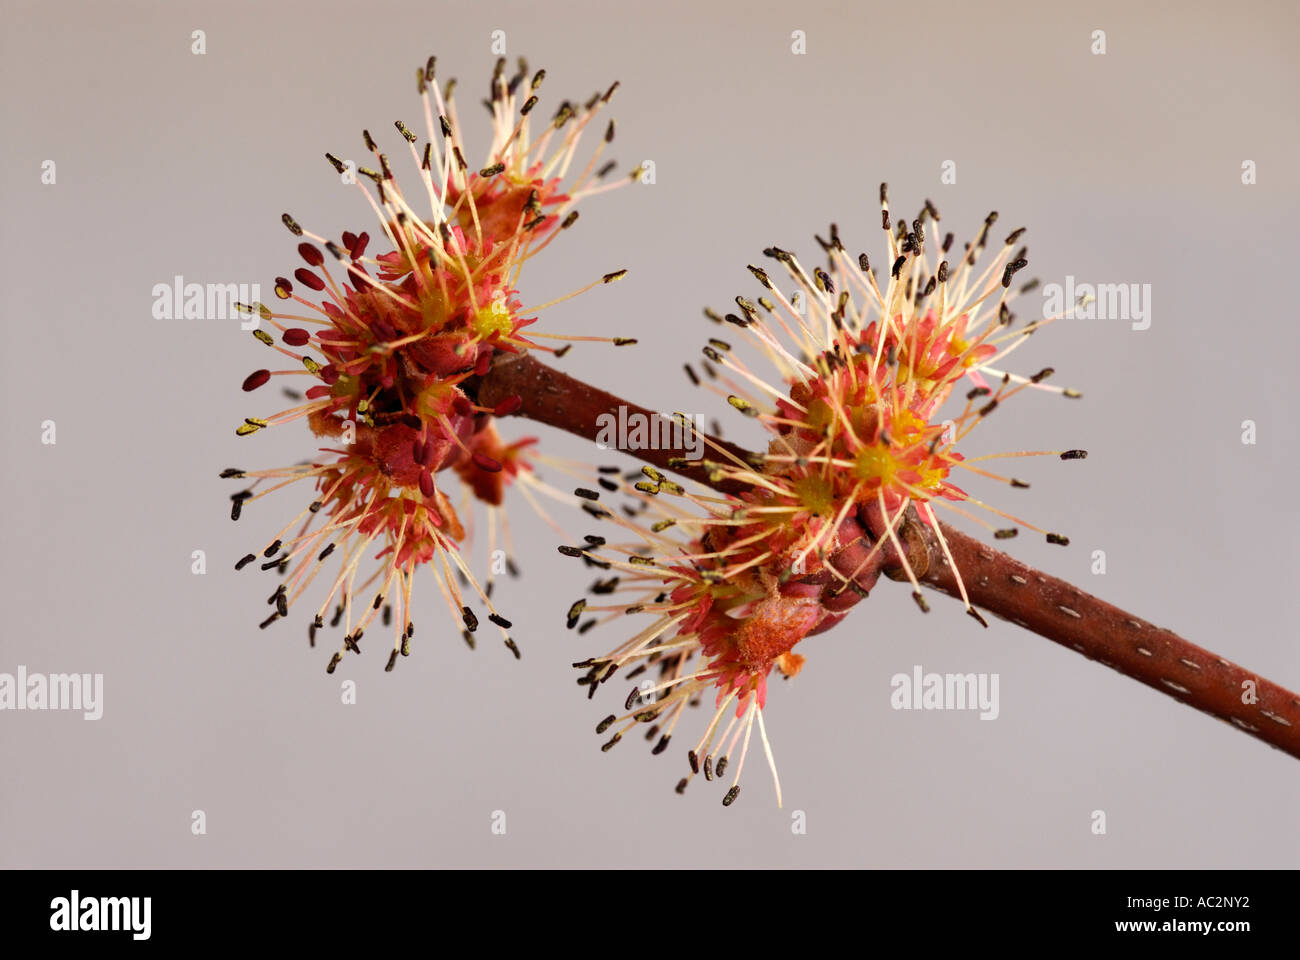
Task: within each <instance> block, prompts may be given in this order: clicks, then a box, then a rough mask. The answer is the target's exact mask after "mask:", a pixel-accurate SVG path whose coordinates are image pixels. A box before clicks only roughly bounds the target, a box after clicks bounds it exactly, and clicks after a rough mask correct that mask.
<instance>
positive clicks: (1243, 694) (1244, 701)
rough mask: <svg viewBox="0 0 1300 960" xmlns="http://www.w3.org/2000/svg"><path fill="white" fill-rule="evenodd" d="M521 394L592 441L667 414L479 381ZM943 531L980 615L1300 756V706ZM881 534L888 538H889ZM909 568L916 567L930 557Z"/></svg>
mask: <svg viewBox="0 0 1300 960" xmlns="http://www.w3.org/2000/svg"><path fill="white" fill-rule="evenodd" d="M512 396H517V397H519V398H520V400H521V401H522V403H521V405H520V406H519V408H518V409H517V410H515V411H514V415H516V416H521V417H527V418H528V419H530V420H536V421H537V422H539V423H545V424H547V425H548V426H552V427H557V428H559V429H561V430H566V431H568V432H569V433H573V434H576V435H577V436H580V437H585V438H587V439H588V440H592V441H595V440H596V439H597V437H598V436H599V434H600V427H601V422H602V421H601V417H602V415H606V414H608V415H611V416H613V417H615V418H616V419H617V418H618V416H619V412H620V408H621V409H622V411H623V415H624V417H628V416H632V415H637V414H639V415H641V416H644V417H646V418H650V419H648V420H647V421H646V422H654V420H653V418H655V417H657V416H658V414H657V413H656V412H654V411H650V410H647V409H646V408H644V407H639V406H637V405H635V404H632V403H628V402H627V401H625V400H623V399H621V398H619V397H617V396H615V395H613V394H611V393H607V392H606V391H604V390H601V389H599V388H597V387H593V386H591V385H590V384H587V383H584V382H582V381H581V380H576V379H574V378H573V377H570V376H569V375H568V374H565V373H561V372H560V371H558V370H555V369H554V368H552V367H548V366H546V365H545V364H543V363H541V362H539V361H537V360H535V359H533V358H532V357H531V356H528V355H522V356H521V355H502V356H498V358H497V359H496V361H495V362H494V363H493V365H492V367H491V369H490V370H489V371H488V373H487V374H486V375H485V376H484V377H483V378H482V380H481V382H480V383H479V387H478V401H479V403H480V404H482V405H483V406H487V407H495V406H496V405H498V404H499V403H501V402H502V401H503V400H505V399H507V398H509V397H512ZM625 422H626V421H625ZM709 443H710V447H709V450H708V451H707V453H706V456H708V457H711V458H713V459H715V460H716V459H719V458H721V456H722V455H721V454H720V453H718V451H717V450H715V449H713V447H712V444H716V445H717V447H718V448H720V449H721V450H725V451H727V452H729V453H731V454H732V455H734V456H736V457H739V458H740V459H741V460H743V461H745V462H746V463H758V462H761V458H758V457H757V456H756V455H755V454H752V453H750V452H749V451H747V450H744V449H743V448H741V447H738V446H736V445H735V444H732V443H728V442H726V441H724V440H717V439H711V440H710V441H709ZM612 449H622V448H619V447H617V446H613V447H612ZM622 452H624V453H627V454H630V455H632V456H635V457H637V458H638V459H640V460H643V461H645V462H646V463H649V464H651V465H652V466H655V467H662V468H663V469H665V470H672V471H674V472H676V473H678V474H680V475H682V476H686V477H689V478H691V479H692V480H696V481H698V482H700V483H702V484H706V485H708V486H711V487H713V488H714V489H716V490H719V491H721V492H723V493H737V492H739V490H741V489H743V488H744V487H743V484H738V483H736V482H735V481H728V480H717V481H711V480H710V479H709V474H710V472H711V471H710V469H709V468H708V467H707V466H705V465H704V464H703V463H701V462H700V461H698V460H696V461H691V462H689V463H688V462H683V458H684V457H686V456H687V451H686V450H685V449H671V448H669V449H662V448H660V449H641V448H638V449H623V450H622ZM909 527H910V532H911V533H912V537H911V540H912V546H913V547H916V548H919V549H920V550H921V552H922V554H923V557H922V559H923V563H924V565H925V568H926V572H925V574H924V575H923V576H922V577H921V578H920V579H921V583H923V584H924V585H925V586H928V587H932V588H934V589H936V590H939V591H941V592H943V593H946V594H948V595H949V596H951V597H958V598H959V597H960V596H961V594H960V591H959V589H958V586H957V579H956V576H955V575H954V572H953V568H952V566H951V565H949V563H948V561H947V559H946V558H945V557H944V555H943V551H942V549H941V548H940V546H939V543H938V538H937V537H936V536H935V534H934V531H933V530H931V529H930V528H929V527H927V526H926V525H924V524H921V523H912V524H910V525H909ZM940 528H941V529H942V531H943V536H944V538H945V539H946V540H947V542H948V547H949V549H950V550H951V551H952V558H953V561H954V562H955V564H956V566H957V569H959V570H960V571H961V575H962V580H963V582H964V584H965V586H966V591H967V593H968V595H969V597H970V602H971V603H972V604H974V605H975V606H977V607H980V608H982V609H984V610H987V611H989V612H990V613H992V614H994V615H996V616H998V617H1001V618H1002V619H1004V620H1008V621H1010V622H1012V623H1014V624H1017V625H1019V626H1022V627H1024V628H1025V629H1027V630H1032V631H1033V632H1034V633H1037V634H1039V635H1040V636H1043V637H1046V638H1047V639H1048V640H1052V641H1054V642H1056V643H1059V644H1061V645H1062V646H1064V647H1067V648H1069V649H1070V650H1074V651H1076V652H1078V653H1082V654H1083V655H1084V656H1086V657H1088V658H1089V659H1092V660H1096V661H1098V662H1100V663H1102V664H1103V665H1105V666H1108V667H1110V668H1111V669H1113V670H1117V671H1119V672H1120V673H1122V674H1124V675H1125V676H1128V677H1132V678H1133V679H1134V680H1137V681H1139V682H1141V683H1145V684H1146V685H1147V686H1149V687H1152V688H1154V689H1156V690H1158V691H1160V692H1161V693H1163V694H1166V695H1167V696H1170V697H1173V698H1174V699H1176V700H1180V701H1181V702H1183V703H1185V704H1187V705H1188V706H1191V707H1195V708H1196V709H1197V710H1200V711H1202V712H1204V713H1208V714H1210V715H1211V716H1214V717H1218V718H1219V719H1221V720H1224V721H1226V722H1230V723H1231V724H1232V725H1233V726H1234V727H1236V728H1237V729H1239V730H1241V731H1243V732H1245V733H1248V734H1250V735H1251V736H1253V737H1256V738H1257V739H1260V740H1263V741H1265V742H1266V743H1270V744H1272V745H1273V746H1275V747H1277V748H1278V749H1280V750H1283V751H1285V752H1286V753H1289V754H1290V755H1291V756H1293V757H1297V758H1300V696H1297V695H1296V694H1294V693H1292V692H1291V691H1289V690H1286V689H1285V688H1283V687H1280V686H1278V685H1277V684H1275V683H1273V682H1271V681H1269V680H1266V679H1265V678H1263V677H1260V676H1257V675H1256V674H1253V673H1251V672H1250V671H1249V670H1246V669H1244V668H1243V667H1239V666H1237V665H1236V664H1234V663H1231V662H1230V661H1228V660H1226V659H1225V658H1223V657H1220V656H1218V655H1217V654H1214V653H1211V652H1210V651H1208V650H1205V649H1203V648H1201V647H1198V646H1196V645H1195V644H1193V643H1190V642H1189V641H1187V640H1184V639H1183V638H1182V637H1180V636H1178V635H1177V634H1175V633H1173V632H1172V631H1169V630H1166V629H1163V628H1161V627H1157V626H1155V625H1153V624H1151V623H1149V622H1148V621H1146V620H1143V619H1141V618H1140V617H1135V616H1133V615H1132V614H1130V613H1126V612H1125V611H1123V610H1121V609H1119V608H1118V607H1115V606H1112V605H1111V604H1109V603H1107V602H1106V601H1104V600H1101V599H1098V598H1097V597H1094V596H1092V595H1091V594H1088V593H1085V592H1084V591H1082V590H1080V589H1079V588H1078V587H1075V586H1072V585H1071V584H1069V583H1066V582H1065V581H1063V580H1059V579H1057V578H1056V577H1052V576H1048V575H1047V574H1045V573H1041V572H1039V571H1038V570H1035V569H1033V568H1032V567H1029V566H1027V565H1025V564H1023V563H1021V562H1020V561H1018V560H1016V559H1015V558H1014V557H1011V556H1008V555H1007V554H1005V553H1002V552H1001V551H998V550H994V549H992V548H991V547H989V546H987V545H985V544H983V543H981V542H979V541H978V540H975V539H974V538H972V537H969V536H967V535H966V534H964V533H962V532H961V531H959V530H956V529H954V528H953V527H950V526H948V525H947V524H943V523H941V524H940ZM871 532H872V534H873V535H874V536H877V537H878V536H880V535H881V534H882V532H883V531H881V530H872V531H871ZM909 559H910V560H911V561H912V563H913V566H914V568H915V567H916V561H917V559H918V558H917V557H909ZM897 567H898V561H897V557H896V556H894V555H893V554H892V551H890V552H888V555H887V558H886V568H885V570H886V573H893V574H895V575H896V576H897V574H898V569H897Z"/></svg>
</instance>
